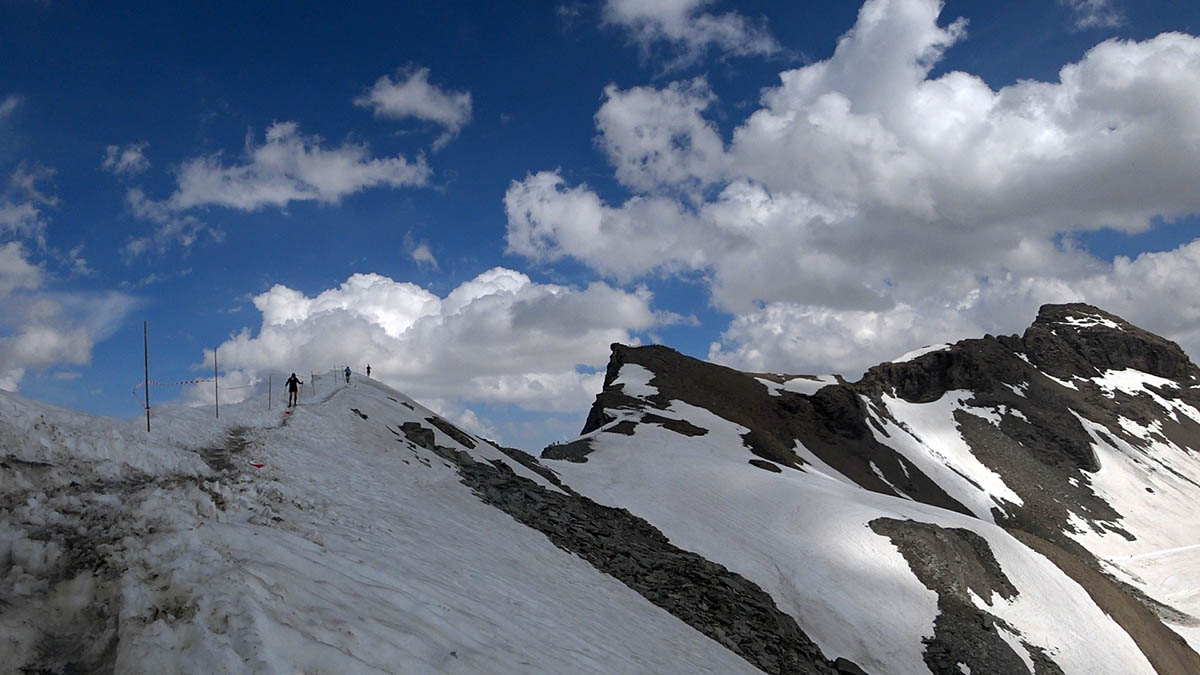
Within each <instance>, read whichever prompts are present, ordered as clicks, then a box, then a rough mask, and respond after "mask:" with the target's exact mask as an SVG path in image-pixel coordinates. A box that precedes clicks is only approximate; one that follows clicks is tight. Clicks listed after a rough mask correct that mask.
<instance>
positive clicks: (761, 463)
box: [749, 459, 783, 473]
mask: <svg viewBox="0 0 1200 675" xmlns="http://www.w3.org/2000/svg"><path fill="white" fill-rule="evenodd" d="M749 461H750V464H752V465H754V466H757V467H758V468H760V469H766V470H767V471H770V472H773V473H783V469H781V468H779V465H778V464H772V463H771V462H768V461H767V460H765V459H752V460H749Z"/></svg>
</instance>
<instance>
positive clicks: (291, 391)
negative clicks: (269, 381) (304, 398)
mask: <svg viewBox="0 0 1200 675" xmlns="http://www.w3.org/2000/svg"><path fill="white" fill-rule="evenodd" d="M286 384H287V390H288V407H289V408H294V407H296V399H298V398H299V396H300V385H302V384H304V383H303V382H301V381H300V378H298V377H296V374H295V373H292V376H291V377H289V378H288V379H287V382H286Z"/></svg>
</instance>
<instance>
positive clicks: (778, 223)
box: [505, 0, 1200, 372]
mask: <svg viewBox="0 0 1200 675" xmlns="http://www.w3.org/2000/svg"><path fill="white" fill-rule="evenodd" d="M940 11H941V3H940V2H937V1H936V0H869V1H868V2H867V3H865V4H864V5H863V7H862V9H861V10H860V12H859V16H858V20H857V23H856V24H855V26H854V27H853V28H852V29H851V30H850V31H849V32H847V33H846V34H845V35H844V36H843V37H842V38H841V40H840V41H839V43H838V45H837V48H836V50H835V52H834V54H833V55H832V56H831V57H830V58H828V59H827V60H824V61H820V62H816V63H812V64H811V65H807V66H805V67H802V68H797V69H794V70H789V71H786V72H783V73H781V74H780V82H779V84H778V86H775V87H772V88H769V89H767V90H765V91H764V92H763V94H762V96H761V99H760V105H759V107H758V108H757V109H755V110H753V111H752V112H751V113H750V114H749V115H748V116H747V117H745V119H743V120H742V121H741V123H740V124H738V125H737V126H736V128H735V129H734V130H733V132H732V134H731V135H730V137H728V138H724V137H722V135H721V134H720V132H719V131H718V129H717V127H716V126H715V125H714V124H713V123H712V122H711V121H709V120H708V119H707V118H706V117H705V113H706V110H707V109H708V108H709V107H710V106H711V105H712V103H713V102H714V101H715V100H716V94H715V93H714V92H713V91H711V90H710V88H709V87H708V85H707V84H706V82H705V80H704V79H703V78H701V79H693V80H690V81H684V82H675V83H670V84H667V85H665V86H662V87H657V88H656V87H634V88H631V89H627V90H621V89H618V88H616V87H612V86H610V87H608V88H607V89H606V90H605V92H604V94H605V96H604V102H603V104H602V105H601V107H600V109H599V111H598V112H597V114H596V124H597V129H598V131H599V137H598V145H599V147H600V148H601V149H602V150H603V151H604V152H605V153H606V154H607V157H608V159H609V161H610V163H611V164H612V166H613V168H614V175H615V177H616V179H617V180H618V181H619V182H620V183H621V184H622V185H623V186H624V187H625V188H627V189H628V191H629V193H630V195H631V196H630V197H629V198H628V199H627V200H626V201H624V202H623V203H609V202H606V201H605V200H604V199H602V198H601V197H600V196H599V195H598V194H597V193H596V192H595V191H593V190H592V189H590V188H589V187H588V186H586V185H570V184H568V183H567V182H566V181H565V180H564V178H563V177H562V175H561V174H560V173H559V172H557V171H542V172H539V173H534V174H531V175H529V176H527V177H526V178H524V179H523V180H520V181H515V182H514V183H513V184H512V186H511V187H510V189H509V190H508V192H507V194H506V195H505V207H506V211H507V216H508V233H507V237H508V247H509V250H510V252H513V253H517V254H521V255H524V256H526V257H528V258H530V259H533V260H537V261H555V260H559V259H564V258H570V259H575V260H578V261H580V262H582V263H584V264H586V265H588V266H590V267H591V268H592V269H594V270H596V271H597V272H599V273H601V274H603V275H606V276H608V277H611V278H614V279H618V280H621V281H630V280H635V279H638V278H642V277H646V276H653V275H663V274H674V273H689V274H694V273H697V272H699V273H701V276H702V277H703V278H705V279H708V280H710V284H711V286H710V290H711V299H712V302H713V304H714V305H715V306H716V307H718V308H720V309H723V310H726V311H728V312H730V313H732V314H733V315H734V316H735V319H734V321H733V322H732V324H731V325H730V326H729V328H728V330H727V331H726V332H725V334H724V335H723V337H722V339H721V341H720V342H719V343H715V344H714V345H713V346H712V349H711V351H710V356H711V357H712V358H715V359H717V360H721V361H725V362H727V363H730V364H732V365H736V366H742V367H747V368H756V369H771V370H793V371H795V370H842V371H847V372H850V371H855V370H860V369H862V368H864V367H866V366H868V365H870V364H872V363H875V362H878V361H881V360H886V359H888V358H891V357H893V356H895V355H897V354H899V353H902V352H904V351H907V350H908V349H909V348H911V347H914V346H920V345H921V344H924V343H927V342H934V341H940V340H945V339H957V338H959V337H963V336H967V335H975V334H979V333H982V332H985V331H988V332H1000V331H1004V332H1009V331H1013V330H1019V329H1020V328H1021V327H1022V325H1024V324H1025V323H1027V322H1028V321H1029V320H1031V319H1032V315H1033V311H1034V310H1035V309H1036V307H1037V305H1038V304H1040V303H1042V302H1053V301H1063V300H1077V299H1082V300H1086V301H1090V302H1094V303H1096V304H1100V305H1103V306H1105V307H1108V308H1111V309H1112V310H1114V311H1117V312H1118V313H1123V314H1125V315H1126V316H1127V318H1129V319H1130V320H1133V321H1135V322H1138V323H1141V324H1142V325H1144V326H1146V327H1147V328H1150V329H1152V330H1159V331H1162V332H1165V333H1166V334H1168V335H1170V336H1172V337H1174V338H1176V339H1178V340H1180V341H1181V342H1183V343H1184V346H1185V347H1186V348H1189V349H1190V350H1192V352H1193V353H1197V351H1198V350H1200V316H1197V315H1196V313H1195V312H1192V311H1191V309H1190V308H1191V307H1193V306H1195V305H1196V304H1197V303H1196V299H1197V292H1196V290H1195V289H1196V288H1197V286H1196V281H1198V280H1200V279H1197V277H1198V276H1200V272H1198V271H1197V263H1198V262H1200V261H1198V257H1197V250H1196V248H1197V245H1196V244H1191V245H1186V246H1183V247H1180V248H1179V249H1177V250H1174V251H1168V252H1163V253H1155V254H1149V255H1143V256H1141V257H1139V258H1137V259H1136V260H1126V259H1120V258H1119V259H1117V260H1116V261H1115V262H1112V263H1110V262H1108V261H1102V260H1099V259H1097V258H1095V257H1093V256H1091V255H1089V254H1088V253H1087V252H1085V251H1081V250H1079V249H1078V248H1077V247H1076V246H1074V245H1073V244H1072V235H1073V234H1074V233H1078V232H1084V231H1089V230H1095V229H1099V228H1103V227H1109V228H1114V229H1117V230H1120V231H1124V232H1139V231H1144V230H1146V229H1148V228H1150V227H1152V226H1153V224H1154V223H1155V222H1156V219H1158V218H1166V219H1170V218H1174V217H1179V216H1183V215H1187V214H1194V213H1197V212H1200V191H1198V190H1196V187H1195V186H1196V185H1197V184H1200V39H1197V38H1195V37H1192V36H1189V35H1184V34H1179V33H1166V34H1162V35H1159V36H1157V37H1155V38H1153V39H1150V40H1146V41H1143V42H1132V41H1119V40H1109V41H1106V42H1103V43H1101V44H1099V45H1097V46H1096V47H1094V48H1093V49H1091V50H1090V51H1088V52H1087V53H1086V54H1085V55H1084V56H1083V57H1082V58H1081V59H1080V60H1079V61H1078V62H1077V63H1072V64H1068V65H1065V66H1064V67H1063V68H1062V69H1061V71H1060V74H1059V79H1058V81H1056V82H1035V81H1019V82H1017V83H1015V84H1012V85H1010V86H1006V87H1003V88H1000V89H992V88H991V87H990V86H989V85H988V84H987V83H985V82H984V81H983V80H982V79H980V78H979V77H976V76H974V75H971V74H969V73H964V72H957V71H956V72H949V73H945V74H943V75H940V76H938V77H936V78H932V77H930V73H931V72H932V69H933V68H934V67H935V66H936V64H937V63H938V62H939V61H940V60H941V58H942V55H943V54H944V52H945V51H946V50H947V49H950V48H952V47H953V46H954V45H955V44H956V43H957V42H959V41H961V40H963V39H965V38H966V36H967V26H966V24H965V22H963V21H944V20H941V19H940V18H939V14H940Z"/></svg>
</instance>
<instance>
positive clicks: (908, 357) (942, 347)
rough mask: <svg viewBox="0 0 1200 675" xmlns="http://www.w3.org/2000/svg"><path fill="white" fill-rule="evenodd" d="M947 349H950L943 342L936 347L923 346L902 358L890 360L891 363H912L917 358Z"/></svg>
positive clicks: (948, 345)
mask: <svg viewBox="0 0 1200 675" xmlns="http://www.w3.org/2000/svg"><path fill="white" fill-rule="evenodd" d="M947 349H950V343H949V342H943V343H941V344H937V345H925V346H924V347H921V348H920V349H914V350H912V351H911V352H908V353H907V354H904V355H902V356H898V357H896V358H894V359H892V363H904V362H906V361H912V360H913V359H915V358H917V357H918V356H925V355H926V354H932V353H933V352H942V351H945V350H947Z"/></svg>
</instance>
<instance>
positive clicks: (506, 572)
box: [0, 379, 756, 674]
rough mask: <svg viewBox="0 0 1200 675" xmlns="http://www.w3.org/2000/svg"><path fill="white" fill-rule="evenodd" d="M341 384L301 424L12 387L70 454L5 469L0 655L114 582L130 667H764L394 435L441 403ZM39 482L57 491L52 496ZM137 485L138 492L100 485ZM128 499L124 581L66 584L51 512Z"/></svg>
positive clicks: (30, 421)
mask: <svg viewBox="0 0 1200 675" xmlns="http://www.w3.org/2000/svg"><path fill="white" fill-rule="evenodd" d="M323 384H324V385H325V386H327V387H329V389H328V390H327V392H326V393H325V396H324V397H323V399H322V400H319V401H309V402H308V403H307V404H302V405H300V406H299V407H298V408H296V409H295V412H294V413H292V414H290V415H287V414H285V413H284V411H283V410H280V409H279V408H278V407H277V408H276V409H275V410H273V411H269V412H268V411H265V410H260V409H259V408H260V407H261V402H245V403H242V404H238V405H237V406H230V407H226V408H222V410H221V420H220V424H217V423H216V422H215V421H214V420H212V419H211V417H209V416H211V409H209V410H208V411H201V410H180V411H174V412H170V411H167V410H165V409H164V410H156V411H155V413H154V414H155V418H154V420H153V421H154V428H155V431H154V432H152V433H150V434H146V432H145V429H144V428H139V425H140V424H143V423H144V422H143V421H139V420H134V421H132V422H129V423H125V422H119V421H114V420H101V419H96V418H86V417H84V416H82V415H79V414H77V413H74V412H70V411H65V410H61V409H57V408H53V407H50V406H46V405H42V404H39V403H35V402H32V401H28V400H25V399H22V398H20V397H18V396H15V395H10V394H6V393H3V392H0V442H2V446H0V447H2V448H3V453H4V455H6V456H7V457H9V458H14V457H15V458H19V459H22V460H26V461H39V462H49V463H53V466H44V465H38V466H33V465H28V466H27V465H17V464H14V466H16V467H17V468H16V471H17V473H18V474H19V477H18V478H13V477H12V476H11V475H6V478H5V480H6V483H5V486H4V487H5V489H10V490H11V489H14V483H13V482H10V481H12V480H17V481H25V483H28V484H29V486H31V487H30V488H29V489H30V490H31V496H30V501H29V502H28V503H26V504H24V505H21V506H20V507H18V508H16V509H14V510H13V511H12V512H5V511H3V510H0V600H3V602H0V653H3V654H5V655H6V656H5V657H4V658H5V659H6V660H9V662H12V661H13V660H18V659H20V660H22V661H24V660H25V659H32V658H35V657H36V655H37V653H38V649H40V648H41V647H42V646H43V645H41V644H38V643H37V642H36V640H35V638H37V637H38V636H37V633H36V631H34V629H33V628H32V626H38V625H41V626H53V625H57V624H56V623H55V622H58V621H60V620H61V616H62V614H63V612H64V611H66V612H70V613H72V614H78V610H79V608H81V607H84V606H86V605H87V604H88V603H90V602H92V601H93V600H94V599H96V598H99V597H101V596H104V595H105V594H107V596H110V597H116V596H119V597H120V598H121V600H120V603H119V607H120V616H119V625H118V626H117V630H118V634H119V642H118V643H117V647H116V649H117V653H116V663H115V666H116V670H117V672H132V673H139V672H153V673H200V672H208V673H216V672H222V673H243V672H244V673H249V672H253V673H297V672H308V673H324V672H355V673H371V672H389V673H395V672H404V673H432V672H443V673H456V672H461V673H482V672H487V673H531V672H545V673H550V672H555V673H604V674H607V673H614V672H629V673H633V672H656V673H669V672H707V673H737V672H756V671H754V670H753V669H752V668H751V667H750V666H749V665H748V664H747V663H746V662H744V661H742V660H741V659H740V658H738V657H736V656H735V655H733V654H732V653H731V652H729V651H727V650H726V649H724V648H722V647H720V646H719V645H718V644H717V643H715V642H713V641H711V640H709V639H708V638H706V637H704V636H702V635H701V634H700V633H698V632H696V631H695V630H693V629H692V628H690V627H688V626H687V625H685V624H684V623H682V622H681V621H679V620H678V619H676V618H675V617H673V616H671V615H670V614H668V613H666V612H665V611H663V610H661V609H659V608H657V607H655V606H653V605H652V604H650V603H649V602H648V601H646V600H645V599H644V598H642V597H641V596H640V595H638V594H636V593H635V592H634V591H632V590H630V589H629V588H627V587H626V586H624V585H622V584H621V583H619V582H617V581H616V580H614V579H613V578H611V577H608V576H606V575H603V574H601V573H600V572H598V571H596V570H595V569H594V568H592V567H591V566H590V565H588V564H587V563H585V562H584V561H582V560H581V559H580V558H578V557H576V556H574V555H572V554H569V553H566V552H564V551H562V550H560V549H558V548H556V547H555V546H554V545H552V544H551V543H550V542H549V541H548V540H547V539H546V538H545V537H544V536H543V535H541V534H540V533H537V532H535V531H533V530H531V529H528V528H526V527H524V526H521V525H519V524H518V523H517V522H516V521H514V520H513V519H512V518H510V517H509V516H507V515H505V514H504V513H502V512H500V511H499V510H497V509H495V508H493V507H491V506H488V505H485V504H483V503H482V502H480V501H479V499H478V498H476V497H475V496H474V495H473V494H472V493H471V492H470V490H469V489H468V488H467V487H465V486H464V485H462V484H461V483H460V482H459V480H458V478H457V475H456V472H455V471H454V470H453V469H452V468H450V467H449V466H448V465H446V464H445V463H444V462H443V461H442V460H441V459H440V458H439V457H437V456H436V455H433V454H432V453H429V452H427V451H425V450H424V449H421V448H414V447H410V445H409V444H408V443H407V442H405V440H404V438H403V437H402V436H398V435H397V433H396V432H395V431H394V430H395V429H398V427H399V426H400V424H402V423H404V422H409V421H415V422H420V423H422V424H423V425H425V426H426V427H429V426H430V425H429V424H428V423H426V422H425V418H426V417H429V416H432V415H433V413H431V412H430V411H428V410H427V409H425V408H423V407H421V406H420V405H419V404H416V403H415V402H413V401H412V400H411V399H408V398H406V397H404V396H402V395H400V394H398V393H397V392H394V391H392V390H390V389H388V388H386V387H383V386H382V385H379V384H377V383H374V382H372V381H370V380H366V379H358V380H356V383H355V384H353V385H350V386H346V385H344V384H340V383H339V384H336V385H334V384H331V383H329V382H318V383H317V387H318V390H319V389H320V388H321V387H322V385H323ZM406 403H407V404H409V405H411V406H412V408H411V409H410V408H409V407H407V406H405V405H404V404H406ZM352 408H354V409H357V411H358V412H355V411H352V410H351V409H352ZM360 413H361V415H360ZM363 415H365V416H366V419H363V417H362V416H363ZM233 426H248V427H249V431H248V432H246V438H247V440H248V447H247V448H246V450H245V453H244V454H243V455H240V456H234V457H232V458H231V461H232V462H234V466H235V469H234V470H233V471H232V472H230V473H224V474H215V473H214V472H213V471H211V470H209V469H208V468H207V466H206V465H205V464H204V463H203V462H202V461H200V458H199V456H198V455H197V454H196V452H194V451H193V449H192V448H194V447H196V446H197V445H200V444H212V443H215V442H218V441H223V439H224V438H225V437H226V434H227V432H228V431H229V430H230V428H231V427H233ZM435 435H436V442H437V443H438V444H439V445H447V446H450V447H453V448H457V449H461V450H464V451H467V452H470V453H472V454H474V455H475V456H476V457H478V458H480V459H485V458H495V459H500V460H501V461H505V462H508V460H507V459H506V458H504V456H503V455H502V453H500V452H499V451H498V450H496V449H495V448H494V447H491V446H490V445H488V444H486V443H484V442H482V441H480V442H479V444H478V445H477V446H476V448H475V449H474V450H468V449H467V448H465V447H464V446H462V445H460V444H458V443H457V442H455V441H454V440H453V439H451V438H450V437H449V436H447V435H445V434H443V433H442V432H441V431H437V432H435ZM250 462H254V464H262V465H263V466H261V468H260V467H256V466H253V465H252V464H251V463H250ZM509 464H510V466H512V467H513V468H514V470H521V471H523V468H522V467H519V466H518V465H516V464H515V463H509ZM36 472H43V473H45V472H49V473H45V475H47V476H50V478H49V479H46V478H44V477H43V479H40V480H43V481H45V480H51V481H60V482H61V484H52V485H49V484H45V483H43V485H42V486H41V487H40V488H39V487H36V486H34V478H36V476H35V473H36ZM525 473H528V472H525ZM94 475H103V476H104V477H105V478H106V481H108V482H104V481H101V482H96V481H94V480H93V476H94ZM133 477H138V479H139V480H142V481H145V482H143V483H139V485H141V486H142V487H140V488H138V489H137V491H129V492H126V493H123V494H124V497H120V494H117V493H114V494H113V495H112V496H109V495H108V494H107V493H105V494H101V493H100V490H101V489H117V488H116V487H114V486H117V487H119V486H122V485H124V483H122V482H121V481H129V480H131V479H132V478H133ZM76 479H78V480H80V481H82V482H83V483H84V484H83V485H82V486H81V487H69V486H68V485H67V481H69V480H76ZM110 479H111V480H110ZM539 480H540V478H539ZM112 481H116V482H112ZM542 482H543V483H544V481H542ZM25 483H21V484H22V485H24V484H25ZM121 489H125V488H123V487H122V488H121ZM131 490H132V489H131ZM92 491H95V492H94V493H93V492H92ZM39 495H40V496H39ZM135 496H136V500H134V501H130V500H133V498H134V497H135ZM122 499H123V500H124V503H125V505H126V507H127V509H128V512H125V513H123V516H122V522H121V523H118V524H115V525H112V524H110V526H111V527H114V528H124V529H123V530H121V535H122V536H120V537H118V538H117V539H116V540H115V541H112V542H108V543H106V544H105V546H106V547H112V548H113V549H114V550H115V552H114V553H113V554H112V555H113V560H114V562H115V563H116V564H117V565H119V566H120V568H121V569H124V571H123V572H120V570H117V572H118V573H117V574H115V575H108V576H105V575H98V576H93V575H91V574H89V573H88V572H86V571H85V572H83V573H80V574H79V575H78V576H75V577H73V578H68V579H65V580H63V579H60V578H56V577H55V576H54V575H52V574H51V570H52V568H53V567H54V565H55V564H56V562H61V560H62V558H61V555H62V553H61V552H57V551H54V550H52V549H51V548H50V547H46V546H42V547H41V548H39V542H37V541H36V540H34V539H31V538H29V536H28V535H29V534H32V533H33V530H35V529H37V528H38V527H41V525H39V522H41V523H47V522H48V523H53V522H56V521H63V520H64V519H67V518H70V517H74V516H72V514H75V515H78V511H79V509H88V508H92V509H98V508H100V506H99V505H102V504H110V505H112V506H113V508H117V506H118V505H119V504H120V503H122ZM218 502H220V503H222V504H223V507H222V506H221V505H220V504H218ZM85 515H86V514H85ZM92 543H93V544H95V542H92ZM48 549H50V550H48ZM6 603H7V604H6ZM96 630H99V628H98V627H97V628H96ZM75 637H77V638H79V639H81V640H87V639H88V638H89V637H92V638H94V637H95V635H92V636H87V635H81V636H75Z"/></svg>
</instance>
